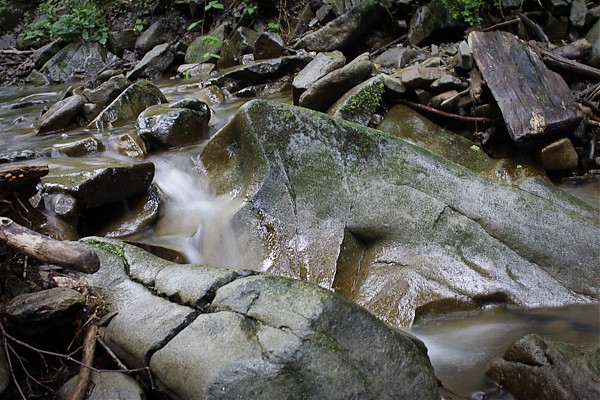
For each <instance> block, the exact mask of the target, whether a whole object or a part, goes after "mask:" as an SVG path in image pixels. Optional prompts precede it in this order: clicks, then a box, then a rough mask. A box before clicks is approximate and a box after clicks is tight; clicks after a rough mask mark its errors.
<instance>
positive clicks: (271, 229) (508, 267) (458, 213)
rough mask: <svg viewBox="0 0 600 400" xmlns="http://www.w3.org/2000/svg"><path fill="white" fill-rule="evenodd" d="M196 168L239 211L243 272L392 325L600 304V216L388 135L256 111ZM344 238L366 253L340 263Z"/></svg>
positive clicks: (303, 115) (271, 108)
mask: <svg viewBox="0 0 600 400" xmlns="http://www.w3.org/2000/svg"><path fill="white" fill-rule="evenodd" d="M201 160H202V162H203V164H204V166H205V168H206V171H207V174H208V177H209V179H210V183H211V188H212V190H214V192H215V193H216V194H217V195H227V196H232V197H234V198H239V199H240V200H242V199H243V202H244V206H242V208H241V209H240V210H239V211H238V212H237V213H236V214H235V216H234V218H233V225H234V226H235V227H236V232H237V237H238V238H241V239H240V248H241V254H244V255H245V256H246V259H247V261H246V262H245V265H246V266H247V267H248V268H252V269H258V270H262V271H267V272H269V273H272V274H277V275H284V276H291V277H295V278H305V279H307V280H310V281H311V282H313V283H317V284H319V285H321V286H323V287H345V288H346V289H345V290H346V293H347V294H348V297H349V298H350V299H351V300H353V301H355V302H357V303H358V304H361V305H363V306H365V307H366V308H367V309H369V310H371V311H372V312H374V313H376V315H377V316H379V317H380V318H381V319H383V320H385V321H387V322H389V323H391V324H393V325H395V326H402V325H409V324H411V323H412V322H413V320H414V319H415V318H419V317H420V315H423V313H440V312H443V310H447V309H448V308H447V307H449V305H450V304H452V305H453V306H452V307H457V306H458V305H460V307H463V306H464V307H472V308H476V307H479V306H483V305H485V304H486V302H488V301H498V300H500V301H502V299H504V301H506V302H510V303H511V304H517V305H522V306H528V307H540V306H558V305H564V304H570V303H590V302H593V301H595V299H597V297H598V293H599V292H598V287H599V286H600V278H599V277H598V274H597V268H596V267H595V265H597V264H596V262H597V259H598V258H599V257H600V248H599V246H597V245H592V246H590V243H589V237H593V235H594V232H597V230H598V228H599V225H598V224H599V221H600V218H599V217H600V214H598V210H594V209H593V208H591V207H590V206H586V205H584V204H582V203H581V202H579V201H575V200H574V199H571V201H570V203H571V205H570V206H569V207H564V206H563V205H561V204H557V203H555V202H554V201H552V200H550V199H549V198H548V197H546V198H542V197H539V196H537V195H534V194H531V193H528V192H525V191H524V190H515V188H513V187H510V186H507V185H501V184H499V183H497V182H494V181H492V180H489V179H487V178H484V177H482V176H479V175H477V174H475V173H474V172H471V171H469V170H467V169H465V168H462V167H460V166H458V165H456V164H454V163H450V162H448V161H446V160H445V159H443V158H441V157H439V156H436V155H433V154H432V153H431V152H430V151H428V150H424V149H422V148H419V147H417V146H414V145H411V144H408V143H406V142H405V141H403V140H400V139H398V138H394V137H392V136H390V135H388V134H384V133H381V132H379V131H374V130H370V129H368V128H364V127H360V126H358V125H356V124H350V123H346V122H344V121H343V120H340V119H331V118H329V117H327V116H325V115H323V114H320V113H316V112H312V111H308V110H306V109H302V108H299V107H292V106H287V105H283V104H275V103H271V102H267V101H257V100H255V101H251V102H249V103H246V104H245V105H244V106H243V107H242V108H241V109H240V111H239V112H238V114H237V115H236V117H234V119H233V120H232V121H231V122H230V123H229V124H228V125H226V126H225V127H224V128H222V129H221V130H220V131H219V132H218V133H217V134H216V135H215V136H213V138H212V139H211V140H210V141H209V143H208V144H207V145H206V147H205V148H204V150H203V152H202V154H201ZM224 160H227V163H226V164H225V163H224V162H223V161H224ZM249 160H251V161H249ZM249 162H251V164H252V166H253V168H252V169H251V170H250V169H248V168H244V167H242V165H249V164H248V163H249ZM547 186H548V189H547V191H548V192H556V191H558V189H556V188H552V187H551V186H550V184H547ZM567 203H569V202H567ZM590 215H596V218H590ZM349 236H352V237H354V238H356V240H358V241H359V243H364V247H362V248H361V251H360V252H359V253H360V256H359V257H355V258H352V257H351V255H349V254H347V253H345V252H344V250H343V246H342V243H343V242H344V237H349ZM244 238H251V239H248V240H246V239H244ZM341 249H342V250H341ZM345 257H350V259H351V262H349V263H347V266H341V265H340V266H338V262H341V261H338V260H343V259H344V258H345ZM356 265H360V272H355V270H353V269H352V268H355V267H356ZM565 265H569V266H570V268H568V270H565V268H564V266H565ZM355 273H357V274H358V273H359V276H360V279H357V281H356V282H354V283H352V281H350V282H349V283H346V284H344V283H343V279H342V277H343V276H344V275H345V274H346V275H350V276H354V274H355ZM523 286H526V287H535V288H536V290H535V291H532V290H531V291H530V290H525V291H524V290H523Z"/></svg>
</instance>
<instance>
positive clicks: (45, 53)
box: [31, 40, 64, 68]
mask: <svg viewBox="0 0 600 400" xmlns="http://www.w3.org/2000/svg"><path fill="white" fill-rule="evenodd" d="M63 46H64V43H62V41H61V40H54V41H52V42H50V43H48V44H45V45H44V46H42V47H40V48H39V49H37V50H36V51H35V53H33V54H32V55H31V59H32V60H33V63H34V64H35V67H36V68H42V67H43V66H44V64H46V63H47V62H48V60H50V59H51V58H52V57H54V56H55V55H56V54H57V53H58V52H59V51H60V50H61V49H62V48H63Z"/></svg>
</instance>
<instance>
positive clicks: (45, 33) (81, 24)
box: [21, 0, 109, 44]
mask: <svg viewBox="0 0 600 400" xmlns="http://www.w3.org/2000/svg"><path fill="white" fill-rule="evenodd" d="M38 15H40V16H41V17H40V18H38V19H37V20H36V21H35V22H33V23H32V24H31V25H30V26H29V30H28V31H27V32H26V33H25V34H23V35H22V36H21V39H22V40H25V41H27V42H33V43H37V44H44V43H48V42H50V41H52V40H56V39H62V40H65V41H67V42H72V41H74V40H76V39H79V38H81V39H83V40H84V41H92V42H99V43H101V44H105V43H106V40H107V39H108V33H109V30H108V26H107V24H106V20H105V18H104V16H103V15H102V13H101V12H100V10H98V8H97V7H96V4H95V3H94V2H93V1H90V0H67V1H60V0H44V1H42V2H41V3H40V6H39V9H38Z"/></svg>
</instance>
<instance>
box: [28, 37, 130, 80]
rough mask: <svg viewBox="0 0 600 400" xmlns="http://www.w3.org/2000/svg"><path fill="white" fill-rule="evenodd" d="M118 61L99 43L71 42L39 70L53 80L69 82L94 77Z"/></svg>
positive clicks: (112, 66)
mask: <svg viewBox="0 0 600 400" xmlns="http://www.w3.org/2000/svg"><path fill="white" fill-rule="evenodd" d="M118 63H119V58H118V57H117V56H115V55H114V54H112V53H110V52H108V51H107V50H106V49H105V48H104V47H102V45H100V44H99V43H96V42H84V43H72V44H69V45H67V46H66V47H64V48H63V49H62V50H61V51H59V52H58V53H57V54H56V55H55V56H54V57H52V58H51V59H50V60H49V61H48V62H47V63H46V64H45V65H44V67H43V68H42V69H41V70H40V72H42V73H43V74H45V75H46V76H48V77H49V78H50V79H51V80H52V81H53V82H69V81H73V80H83V79H85V78H89V77H94V76H96V75H98V74H99V73H100V72H102V71H103V70H105V69H110V68H114V67H115V66H117V65H118Z"/></svg>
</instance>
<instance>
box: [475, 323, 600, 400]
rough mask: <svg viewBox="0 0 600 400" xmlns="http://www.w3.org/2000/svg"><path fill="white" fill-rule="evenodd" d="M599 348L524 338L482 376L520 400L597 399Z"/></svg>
mask: <svg viewBox="0 0 600 400" xmlns="http://www.w3.org/2000/svg"><path fill="white" fill-rule="evenodd" d="M598 360H600V347H599V346H598V345H597V344H596V345H588V346H585V345H574V344H569V343H560V342H555V341H551V340H548V339H545V338H542V337H540V336H537V335H528V336H525V337H524V338H522V339H519V340H518V341H516V342H515V343H513V344H512V345H510V347H509V348H508V349H507V350H506V352H505V353H504V356H503V357H502V358H497V359H495V360H494V361H492V363H491V364H490V366H489V367H488V368H487V370H486V374H487V375H488V376H489V377H491V378H492V379H494V380H496V381H498V382H499V383H500V384H501V385H503V386H505V387H506V388H507V389H508V390H510V392H511V393H513V394H514V395H515V396H516V397H517V398H520V399H521V398H522V399H533V400H535V399H540V400H541V399H561V400H563V399H564V400H571V399H573V400H575V399H593V398H596V397H598V396H600V371H599V369H598V367H599V365H598Z"/></svg>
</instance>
